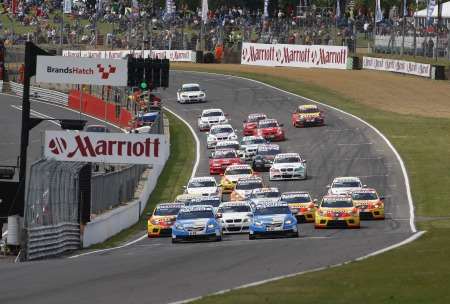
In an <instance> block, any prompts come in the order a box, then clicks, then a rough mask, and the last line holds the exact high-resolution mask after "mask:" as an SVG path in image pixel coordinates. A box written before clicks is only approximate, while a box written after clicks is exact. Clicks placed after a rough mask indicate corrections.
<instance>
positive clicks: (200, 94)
mask: <svg viewBox="0 0 450 304" xmlns="http://www.w3.org/2000/svg"><path fill="white" fill-rule="evenodd" d="M177 101H178V102H179V103H189V102H206V91H205V90H202V89H201V88H200V85H198V84H197V83H187V84H183V85H182V86H181V89H179V90H178V92H177Z"/></svg>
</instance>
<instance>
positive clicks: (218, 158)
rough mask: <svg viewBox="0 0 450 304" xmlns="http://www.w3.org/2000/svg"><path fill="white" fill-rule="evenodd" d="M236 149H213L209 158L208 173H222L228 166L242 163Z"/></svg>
mask: <svg viewBox="0 0 450 304" xmlns="http://www.w3.org/2000/svg"><path fill="white" fill-rule="evenodd" d="M242 163H243V161H242V160H241V158H240V157H239V156H238V155H237V152H236V150H233V149H222V150H215V151H214V152H213V153H212V155H211V158H210V160H209V174H223V173H224V172H225V170H226V169H227V167H228V166H231V165H237V164H242Z"/></svg>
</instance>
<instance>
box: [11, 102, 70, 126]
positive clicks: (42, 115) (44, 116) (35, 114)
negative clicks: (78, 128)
mask: <svg viewBox="0 0 450 304" xmlns="http://www.w3.org/2000/svg"><path fill="white" fill-rule="evenodd" d="M11 107H12V108H14V109H16V110H19V111H22V107H18V106H15V105H11ZM30 113H31V115H33V116H35V117H37V118H42V119H55V118H54V117H51V116H48V115H45V114H44V113H41V112H38V111H35V110H31V109H30ZM47 122H50V123H52V124H54V125H57V126H59V127H60V126H61V125H60V124H59V123H57V122H56V121H54V120H47Z"/></svg>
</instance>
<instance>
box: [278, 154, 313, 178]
mask: <svg viewBox="0 0 450 304" xmlns="http://www.w3.org/2000/svg"><path fill="white" fill-rule="evenodd" d="M306 171H307V170H306V160H304V159H302V158H301V156H300V154H298V153H280V154H277V155H276V156H275V158H274V160H273V164H272V167H270V171H269V180H271V181H272V180H286V179H306V178H307V177H308V174H307V172H306Z"/></svg>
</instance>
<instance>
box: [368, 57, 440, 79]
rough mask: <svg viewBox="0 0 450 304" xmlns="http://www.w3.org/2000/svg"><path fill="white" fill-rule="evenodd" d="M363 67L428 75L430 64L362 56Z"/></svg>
mask: <svg viewBox="0 0 450 304" xmlns="http://www.w3.org/2000/svg"><path fill="white" fill-rule="evenodd" d="M363 69H368V70H377V71H387V72H395V73H403V74H410V75H416V76H422V77H430V75H431V65H430V64H424V63H418V62H412V61H404V60H396V59H387V58H374V57H366V56H364V57H363Z"/></svg>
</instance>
